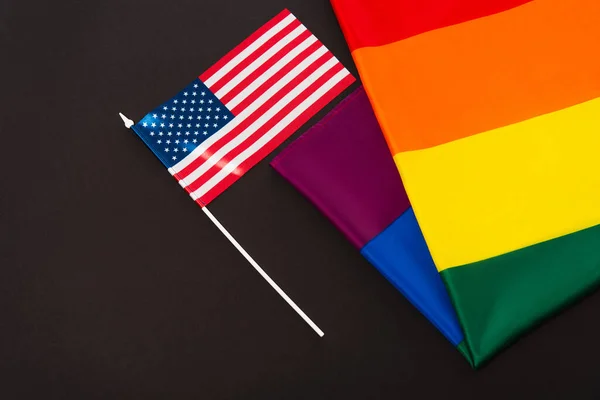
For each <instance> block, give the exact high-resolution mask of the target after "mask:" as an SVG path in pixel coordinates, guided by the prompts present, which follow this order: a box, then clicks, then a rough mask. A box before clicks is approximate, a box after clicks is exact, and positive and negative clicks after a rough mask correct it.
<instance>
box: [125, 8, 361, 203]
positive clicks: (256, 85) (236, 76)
mask: <svg viewBox="0 0 600 400" xmlns="http://www.w3.org/2000/svg"><path fill="white" fill-rule="evenodd" d="M352 82H354V77H353V76H352V75H351V74H350V73H349V72H348V70H346V69H345V68H344V67H343V65H342V64H341V63H340V62H339V61H338V60H337V59H336V58H335V57H334V56H333V54H331V52H330V51H329V50H327V48H326V47H325V46H323V44H322V43H321V42H320V41H319V40H317V38H316V37H315V36H313V35H312V34H311V33H310V32H309V31H308V30H307V29H306V27H304V25H302V24H301V23H300V21H298V19H296V17H294V16H293V15H292V14H291V13H290V12H289V11H288V10H284V11H282V12H281V13H280V14H279V15H277V16H276V17H275V18H273V19H272V20H271V21H269V22H268V23H267V24H265V25H264V26H263V27H262V28H260V29H259V30H258V31H256V32H254V33H253V34H252V35H251V36H250V37H248V38H247V39H246V40H245V41H243V42H242V43H241V44H240V45H239V46H237V47H236V48H235V49H233V50H232V51H231V52H229V53H228V54H227V55H226V56H225V57H223V58H222V59H221V60H219V61H218V62H217V63H216V64H215V65H213V66H212V67H211V68H209V69H208V71H206V72H205V73H203V74H202V75H200V77H199V78H198V79H196V80H194V81H193V82H192V83H191V84H190V85H188V86H187V87H186V88H185V89H183V90H182V91H181V92H180V93H178V94H177V95H176V96H175V97H174V98H172V99H171V100H169V101H167V102H166V103H164V104H162V105H161V106H159V107H158V108H156V109H155V110H154V111H152V112H150V113H149V114H147V115H146V116H145V117H144V118H143V119H142V120H140V121H139V122H138V123H137V124H136V125H135V126H134V127H133V129H134V131H135V132H136V133H137V134H138V135H139V136H140V137H141V138H142V139H143V140H144V142H145V143H146V144H147V145H148V146H149V147H150V148H151V149H152V151H153V152H154V153H155V154H156V155H157V156H158V158H159V159H160V160H161V161H162V162H163V163H164V164H165V165H166V166H167V168H168V169H169V172H170V173H171V174H172V175H173V176H174V177H175V178H176V179H177V180H178V181H179V184H180V185H181V186H182V187H184V188H185V189H186V190H187V191H188V193H189V194H190V196H191V197H192V199H194V200H195V201H196V202H197V203H198V204H200V205H201V206H205V205H206V204H208V203H209V202H210V201H212V200H213V199H214V198H215V197H217V196H218V195H219V194H221V193H222V192H223V191H224V190H225V189H227V188H228V187H229V186H230V185H231V184H232V183H233V182H235V181H236V180H237V179H239V177H240V176H242V175H243V174H245V173H246V172H247V171H248V170H249V169H250V168H252V167H253V166H254V165H255V164H256V163H258V162H259V161H260V160H261V159H262V158H264V157H265V156H266V155H267V154H269V153H270V152H271V151H272V150H273V149H275V148H276V147H277V146H278V145H279V144H281V143H282V142H283V141H284V140H285V139H286V138H288V137H289V136H290V135H291V134H292V133H294V131H295V130H297V129H298V128H299V127H300V126H301V125H302V124H304V123H305V122H306V121H307V120H308V119H309V118H310V117H312V116H313V115H314V114H315V113H316V112H318V111H319V110H320V109H321V108H322V107H323V106H325V105H326V104H327V103H328V102H330V101H331V100H333V98H335V97H336V96H337V95H338V94H340V93H341V92H342V91H343V90H344V89H345V88H347V87H348V86H349V85H350V84H351V83H352Z"/></svg>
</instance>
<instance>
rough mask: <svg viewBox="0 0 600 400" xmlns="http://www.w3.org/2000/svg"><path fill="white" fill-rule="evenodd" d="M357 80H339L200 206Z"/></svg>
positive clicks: (225, 180)
mask: <svg viewBox="0 0 600 400" xmlns="http://www.w3.org/2000/svg"><path fill="white" fill-rule="evenodd" d="M354 81H355V79H354V77H353V76H352V75H350V74H348V76H346V77H345V78H344V79H342V80H341V81H340V82H338V83H337V84H336V85H335V86H334V87H332V88H331V89H330V90H329V91H328V92H327V93H326V94H325V95H324V96H322V97H321V98H319V100H317V101H316V102H315V103H314V104H313V105H312V106H310V107H309V108H308V109H306V110H305V111H304V112H303V113H302V114H300V115H299V116H298V117H297V118H296V119H295V120H294V121H293V122H292V123H290V124H289V125H288V126H287V127H286V128H285V129H284V130H282V131H281V132H280V133H279V134H278V135H277V136H275V137H274V138H273V139H271V141H270V142H269V143H267V144H266V145H265V146H263V147H262V148H261V149H260V150H259V151H258V152H256V153H254V154H253V155H252V156H251V157H250V158H248V159H247V160H246V161H244V162H243V163H242V164H241V165H240V166H239V167H238V168H237V169H238V170H239V171H240V172H241V173H240V174H239V175H238V174H229V175H228V176H227V177H226V178H224V179H223V180H222V181H220V182H219V183H218V184H217V185H215V187H213V188H212V189H211V190H209V191H208V192H207V193H206V194H205V195H203V196H202V197H201V198H199V199H198V200H197V202H198V204H200V206H204V205H206V204H208V203H210V202H211V201H213V200H214V199H215V198H216V197H218V196H219V195H220V194H221V193H223V192H224V191H225V190H227V188H228V187H230V186H231V185H232V184H233V183H234V182H235V181H237V180H238V179H240V178H241V177H242V176H243V175H244V174H245V173H246V172H248V170H250V169H251V168H252V167H254V166H255V165H256V164H257V163H258V162H260V161H261V160H262V159H263V158H264V157H266V156H267V155H268V154H269V153H271V152H272V151H273V150H275V149H276V148H277V147H278V146H279V145H280V144H281V143H283V142H284V141H285V140H286V139H287V138H288V137H289V136H291V135H292V134H293V133H294V132H295V131H296V130H298V129H300V127H301V126H302V125H304V124H305V123H306V122H308V120H309V119H310V118H311V117H313V116H314V115H315V114H316V113H317V112H319V111H320V110H321V109H322V108H323V107H325V106H326V105H327V104H328V103H329V102H330V101H332V100H333V99H334V98H335V97H336V96H337V95H339V94H340V93H341V92H342V91H343V90H344V89H346V88H347V87H348V86H350V85H351V84H352V83H353V82H354Z"/></svg>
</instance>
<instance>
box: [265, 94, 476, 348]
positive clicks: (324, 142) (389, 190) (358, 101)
mask: <svg viewBox="0 0 600 400" xmlns="http://www.w3.org/2000/svg"><path fill="white" fill-rule="evenodd" d="M271 165H272V166H273V167H274V168H275V170H276V171H277V172H279V173H280V174H281V175H282V176H283V177H284V178H285V179H287V180H288V181H289V182H290V183H291V184H292V185H293V186H294V187H296V188H297V189H298V191H300V192H301V193H302V194H303V195H304V196H305V197H306V198H308V199H309V200H310V201H311V202H312V203H313V204H315V205H316V207H317V208H318V209H319V210H320V211H321V212H322V213H323V214H324V215H325V216H326V217H327V218H329V219H330V220H331V221H332V222H333V224H334V225H335V226H336V227H337V228H338V229H339V230H340V231H341V232H342V233H343V234H344V235H345V236H346V237H347V238H348V240H350V242H351V243H352V244H353V245H354V246H355V247H356V248H357V249H359V250H360V252H361V254H362V255H363V256H364V257H365V258H366V259H367V260H368V261H369V262H370V263H371V264H372V265H374V266H375V267H376V268H377V269H378V270H379V271H380V272H381V273H382V275H384V276H385V277H386V278H387V279H388V280H389V281H390V282H391V283H392V284H393V285H394V286H395V287H396V288H397V289H398V290H399V291H400V292H401V293H402V294H403V295H404V296H405V297H406V298H407V299H408V300H409V301H410V302H411V303H412V304H413V305H415V306H416V307H417V309H419V311H420V312H421V313H422V314H424V315H425V316H426V317H427V318H428V319H429V320H430V321H431V322H432V323H433V324H434V325H435V326H436V327H437V328H438V329H439V330H440V331H441V332H442V333H443V334H444V336H446V338H447V339H448V340H449V341H450V342H451V343H452V344H453V345H454V346H459V344H460V343H462V342H463V334H462V332H461V330H460V326H459V324H458V319H457V317H456V314H455V312H454V309H453V308H452V304H451V302H450V299H449V297H448V293H447V291H446V288H445V287H444V284H443V282H442V279H441V278H440V275H439V274H438V273H437V271H436V269H435V266H434V264H433V261H432V259H431V256H430V255H429V251H428V249H427V246H426V244H425V240H424V239H423V236H422V235H421V231H420V230H419V226H418V224H417V221H416V219H415V216H414V213H413V212H412V209H411V208H410V204H409V202H408V199H407V197H406V193H405V191H404V188H403V185H402V181H401V179H400V176H399V175H398V172H397V170H396V168H395V165H394V161H393V159H392V157H391V155H390V153H389V150H388V148H387V146H386V143H385V140H384V138H383V135H382V133H381V129H380V127H379V125H378V124H377V120H376V118H375V115H374V114H373V110H372V108H371V105H370V104H369V100H368V98H367V96H366V94H365V92H364V90H363V88H362V87H359V88H358V89H356V90H355V91H354V92H353V93H352V94H350V95H349V96H348V97H347V98H346V99H344V100H343V101H342V102H341V103H340V104H338V105H337V106H336V107H335V108H334V109H333V110H332V111H331V112H330V113H329V114H328V115H327V116H326V117H324V118H323V119H322V120H321V121H320V122H319V123H317V124H316V125H314V126H313V127H312V128H310V129H309V130H308V131H307V132H306V133H304V134H303V135H302V136H301V137H300V138H298V139H297V140H296V141H294V142H293V143H292V144H291V145H289V146H288V147H287V148H286V149H285V150H284V151H282V152H281V153H280V154H279V155H278V156H277V157H276V158H275V159H274V160H273V161H272V163H271ZM459 350H460V351H462V352H463V354H465V353H464V348H463V347H459Z"/></svg>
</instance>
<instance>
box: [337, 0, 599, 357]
mask: <svg viewBox="0 0 600 400" xmlns="http://www.w3.org/2000/svg"><path fill="white" fill-rule="evenodd" d="M331 2H332V5H333V7H334V10H335V12H336V15H337V17H338V20H339V21H340V26H341V27H342V29H343V31H344V34H345V36H346V40H347V41H348V44H349V47H350V50H351V51H352V56H353V58H354V61H355V63H356V65H357V68H358V71H359V73H360V75H361V80H362V82H363V84H364V86H365V89H366V92H367V94H368V96H369V99H370V102H371V105H372V106H373V109H374V112H375V114H376V116H377V119H378V122H379V124H380V126H381V128H382V132H383V134H384V136H385V138H386V142H387V144H388V146H389V148H390V152H391V154H392V155H393V156H394V161H395V163H396V166H397V168H398V171H399V173H400V175H401V177H402V180H403V184H404V187H405V189H406V191H407V194H408V197H409V199H410V202H411V205H412V207H413V210H414V213H415V215H416V217H417V220H418V223H419V227H420V229H421V231H422V232H423V235H424V237H425V240H426V242H427V246H428V248H429V251H430V253H431V255H432V258H433V260H434V263H435V265H436V268H437V270H438V271H439V272H440V275H441V276H442V279H443V280H444V282H445V283H446V287H447V289H448V292H449V294H450V297H451V298H452V302H453V304H454V306H455V309H456V312H457V315H458V318H459V320H460V322H461V326H462V329H463V332H464V335H465V342H464V349H465V351H464V354H465V355H467V358H468V359H469V360H470V361H471V363H472V365H473V366H475V367H478V366H481V365H483V364H484V363H485V362H486V361H487V360H489V359H490V358H491V357H492V356H494V354H496V353H497V352H498V351H499V350H500V349H502V348H504V347H506V346H508V345H509V344H510V343H512V342H513V341H514V340H515V339H516V338H518V337H519V336H520V335H522V334H523V333H525V332H526V331H527V330H528V329H531V328H532V327H534V326H535V325H537V324H538V323H539V322H540V321H542V320H543V319H545V318H547V317H548V316H550V315H552V314H554V313H556V312H558V311H560V310H561V309H562V308H563V307H565V306H566V305H568V304H570V303H571V302H573V301H574V300H575V299H577V298H579V297H580V296H582V295H583V294H584V293H586V292H587V291H589V290H591V288H594V287H596V286H598V285H599V284H600V273H599V272H598V271H600V247H599V243H600V242H599V241H598V234H599V231H600V207H598V204H600V158H599V157H598V154H599V153H600V135H599V132H600V52H599V51H598V44H599V43H600V2H598V1H597V0H535V1H527V0H523V1H519V0H515V1H513V0H493V1H472V0H423V1H421V0H331Z"/></svg>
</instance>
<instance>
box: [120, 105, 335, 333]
mask: <svg viewBox="0 0 600 400" xmlns="http://www.w3.org/2000/svg"><path fill="white" fill-rule="evenodd" d="M119 115H120V116H121V119H122V120H123V122H124V123H125V126H126V127H127V128H131V127H132V126H133V125H134V122H133V121H132V120H130V119H129V118H127V117H126V116H124V115H123V114H121V113H119ZM202 211H204V213H205V214H206V215H207V216H208V218H209V219H210V220H211V221H212V223H213V224H214V225H215V226H216V227H217V228H218V229H219V230H220V231H221V233H222V234H223V235H224V236H225V237H226V238H227V239H228V240H229V241H230V242H231V244H232V245H233V246H234V247H235V248H236V249H237V250H238V251H239V252H240V254H241V255H243V256H244V258H245V259H246V260H247V261H248V262H249V263H250V265H252V267H254V269H255V270H256V272H258V273H259V274H260V276H262V277H263V279H264V280H265V281H267V283H268V284H269V285H271V287H272V288H273V289H275V291H276V292H277V293H278V294H279V295H280V296H281V297H282V298H283V299H284V300H285V301H286V302H287V303H288V304H289V305H290V307H292V308H293V309H294V311H296V312H297V313H298V315H300V317H302V319H303V320H304V322H306V323H307V324H308V325H309V326H310V327H311V328H312V329H313V330H314V331H315V332H316V333H317V335H319V336H320V337H323V335H325V333H323V331H322V330H321V329H319V327H318V326H317V325H316V324H315V323H314V322H313V321H312V320H311V319H310V318H309V317H308V315H306V314H305V313H304V311H302V309H301V308H300V307H298V306H297V305H296V303H294V301H293V300H292V299H290V297H289V296H288V295H287V294H286V293H285V292H284V291H283V290H282V289H281V288H280V287H279V285H277V283H275V281H274V280H273V279H271V277H270V276H269V275H267V273H266V272H265V271H264V270H263V269H262V268H261V267H260V265H258V263H257V262H256V261H254V259H253V258H252V257H251V256H250V254H248V252H247V251H246V250H244V248H243V247H242V246H241V245H240V244H239V243H238V241H237V240H235V238H234V237H233V236H231V234H230V233H229V232H228V231H227V229H225V227H224V226H223V225H222V224H221V223H220V222H219V220H218V219H217V218H216V217H215V216H214V215H213V214H212V213H211V212H210V211H209V210H208V208H207V207H206V206H205V207H202Z"/></svg>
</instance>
